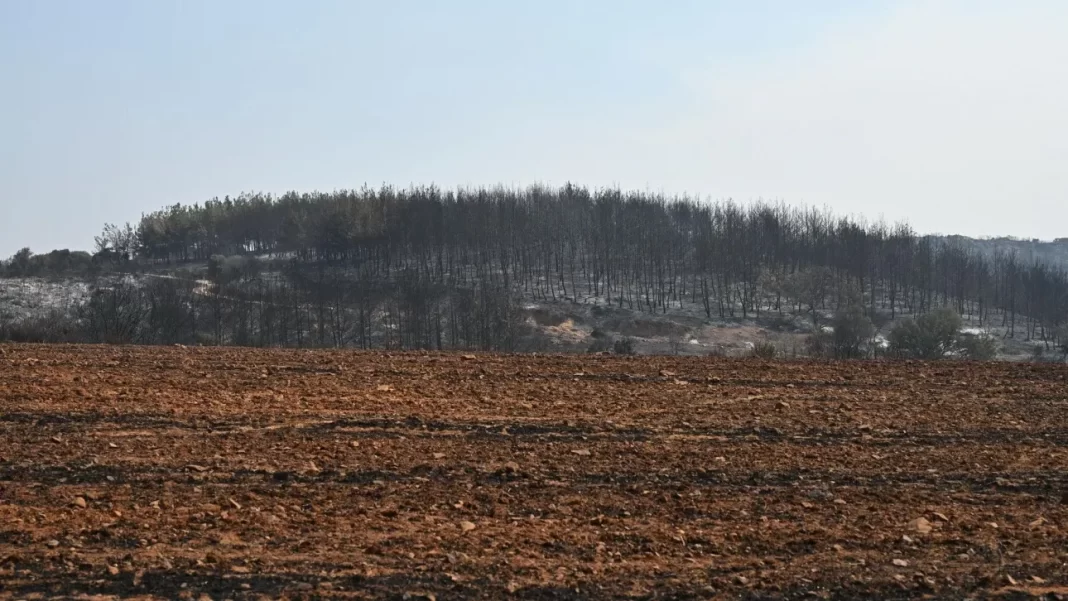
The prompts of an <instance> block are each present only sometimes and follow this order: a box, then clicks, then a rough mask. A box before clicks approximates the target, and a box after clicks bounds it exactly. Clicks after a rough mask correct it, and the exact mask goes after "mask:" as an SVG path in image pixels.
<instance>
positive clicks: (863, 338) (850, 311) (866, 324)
mask: <svg viewBox="0 0 1068 601" xmlns="http://www.w3.org/2000/svg"><path fill="white" fill-rule="evenodd" d="M832 324H833V327H834V333H833V334H832V340H833V345H834V356H835V358H837V359H859V358H861V357H864V356H866V355H867V354H868V352H867V348H866V347H867V344H868V342H869V341H870V340H871V337H872V336H874V335H875V326H873V325H872V323H871V320H870V319H868V317H867V316H866V315H864V309H862V308H861V307H859V306H856V305H854V306H850V307H848V308H846V309H844V310H842V311H839V312H838V313H837V314H836V315H835V316H834V321H833V322H832Z"/></svg>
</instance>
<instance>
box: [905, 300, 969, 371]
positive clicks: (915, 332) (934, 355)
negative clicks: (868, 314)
mask: <svg viewBox="0 0 1068 601" xmlns="http://www.w3.org/2000/svg"><path fill="white" fill-rule="evenodd" d="M961 325H962V322H961V318H960V315H957V313H956V312H955V311H953V310H952V309H936V310H935V311H932V312H930V313H927V314H924V315H921V316H919V317H918V318H916V319H904V320H902V321H901V323H899V324H898V325H896V326H894V328H893V329H892V330H890V335H889V336H888V337H887V338H888V339H889V341H890V352H891V353H892V354H893V355H896V356H898V357H913V358H916V359H941V358H943V357H945V356H946V353H948V352H950V351H952V350H954V348H955V347H956V342H957V335H958V333H959V332H960V328H961Z"/></svg>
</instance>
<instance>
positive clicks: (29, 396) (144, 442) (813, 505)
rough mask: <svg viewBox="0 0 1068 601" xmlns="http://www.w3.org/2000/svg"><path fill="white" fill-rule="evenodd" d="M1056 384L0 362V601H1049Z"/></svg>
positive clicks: (175, 351) (882, 376)
mask: <svg viewBox="0 0 1068 601" xmlns="http://www.w3.org/2000/svg"><path fill="white" fill-rule="evenodd" d="M1066 376H1068V368H1065V367H1064V366H1054V365H1037V364H1036V365H1031V364H1012V363H987V364H966V363H940V364H921V363H915V364H905V363H899V364H890V363H852V364H819V363H762V362H759V361H755V360H724V359H708V358H666V357H665V358H617V357H601V356H596V357H590V356H564V357H555V356H554V357H534V356H514V357H512V356H509V357H501V356H481V355H480V356H477V357H472V356H462V355H458V354H392V355H391V354H385V353H375V354H366V353H353V352H319V351H316V352H308V351H282V350H278V351H273V350H269V351H265V350H239V349H206V348H135V347H91V346H0V598H43V597H48V598H52V597H57V596H58V597H64V596H66V597H76V596H83V595H90V596H92V595H98V596H104V597H106V596H124V597H127V596H145V597H148V596H154V597H158V598H191V599H198V598H202V596H203V595H207V596H210V597H211V598H213V599H222V598H277V597H290V598H304V597H341V598H397V599H401V598H410V599H419V598H432V597H433V598H436V599H467V598H485V599H509V598H515V599H608V598H629V597H634V598H654V597H655V598H695V599H699V598H739V597H749V598H791V599H792V598H801V597H806V596H809V597H814V598H847V599H861V598H864V599H867V598H872V597H877V598H919V597H937V598H947V597H948V598H961V597H965V596H978V597H990V596H1005V597H1008V598H1018V597H1026V596H1028V595H1032V596H1040V595H1045V596H1047V597H1049V598H1056V597H1057V596H1062V597H1064V596H1066V595H1068V588H1066V587H1068V566H1066V562H1068V504H1066V503H1068V498H1066V494H1068V386H1066V384H1068V383H1066V381H1065V378H1066Z"/></svg>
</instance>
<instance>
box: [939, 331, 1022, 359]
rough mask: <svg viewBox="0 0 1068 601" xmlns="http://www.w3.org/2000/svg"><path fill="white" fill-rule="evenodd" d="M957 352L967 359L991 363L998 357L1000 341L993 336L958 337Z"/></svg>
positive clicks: (970, 335)
mask: <svg viewBox="0 0 1068 601" xmlns="http://www.w3.org/2000/svg"><path fill="white" fill-rule="evenodd" d="M1038 348H1041V347H1038ZM957 350H958V351H959V352H960V354H961V356H962V357H964V358H965V359H971V360H973V361H990V360H993V359H994V358H995V357H997V355H998V341H997V339H995V338H994V337H993V336H987V335H976V334H961V335H960V336H958V337H957Z"/></svg>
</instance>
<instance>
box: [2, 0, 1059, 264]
mask: <svg viewBox="0 0 1068 601" xmlns="http://www.w3.org/2000/svg"><path fill="white" fill-rule="evenodd" d="M1066 30H1068V3H1064V2H1058V1H1055V0H1049V1H1039V0H1035V1H1032V2H1018V3H1008V2H992V1H991V2H982V1H964V0H959V1H956V0H946V1H945V2H934V1H926V0H924V1H919V0H915V1H913V0H903V1H900V2H875V1H871V2H861V1H856V0H854V1H846V0H842V1H835V0H806V1H805V2H796V1H793V0H781V1H773V0H762V1H744V2H743V1H741V0H738V1H735V2H715V1H712V0H705V1H697V0H695V1H684V0H677V1H668V0H665V1H663V2H652V1H649V2H636V1H631V2H625V1H619V0H587V1H581V0H574V1H570V2H566V1H549V2H546V1H539V2H511V1H504V0H492V1H491V0H485V1H474V0H469V1H461V0H455V1H448V2H446V1H440V2H432V1H430V0H425V1H414V0H411V1H399V0H395V1H390V2H360V1H356V0H349V1H345V0H337V1H326V0H309V1H305V2H297V1H292V2H281V1H274V0H271V1H267V0H243V1H239V0H180V1H178V0H173V1H169V0H124V1H118V0H93V1H87V0H0V256H9V255H10V254H12V253H13V252H14V251H15V250H17V249H18V248H20V247H22V246H30V247H32V248H33V249H34V250H35V251H38V252H44V251H47V250H50V249H52V248H55V247H71V248H89V247H90V246H91V244H92V237H93V235H94V234H96V233H98V232H99V230H100V228H101V226H102V225H103V223H104V222H105V221H112V222H123V221H127V220H129V221H136V219H137V218H138V217H139V215H140V214H141V213H142V212H147V211H151V210H154V209H157V208H159V207H161V206H163V205H167V204H173V203H175V202H183V203H192V202H199V201H203V200H205V199H208V198H211V197H213V196H220V197H221V196H223V195H226V194H231V195H236V194H238V193H240V192H242V191H269V192H276V193H280V192H284V191H286V190H290V189H296V190H301V191H311V190H314V189H324V190H330V189H335V188H350V187H359V186H361V185H363V184H364V183H368V184H370V185H378V184H381V183H382V182H389V183H392V184H395V185H400V186H407V185H409V184H412V183H415V184H428V183H437V184H439V185H443V186H453V185H457V184H462V185H480V184H486V185H493V184H496V183H505V184H514V185H526V184H529V183H534V182H544V183H552V184H560V183H563V182H565V181H568V180H571V181H575V182H579V183H586V184H589V185H592V186H600V185H612V184H618V185H620V186H623V187H624V188H631V187H636V188H641V189H646V188H649V189H654V190H664V191H666V192H669V193H675V192H686V193H690V194H696V195H701V196H703V197H709V198H713V199H717V198H726V197H732V198H735V199H737V200H741V201H747V200H751V199H755V198H767V199H782V200H785V201H787V202H795V203H806V204H809V205H819V206H823V205H827V206H829V207H831V208H833V209H835V210H837V211H839V212H842V213H851V214H865V215H867V216H869V217H872V218H876V217H879V216H882V217H884V218H886V219H887V220H890V221H894V220H898V219H908V220H909V221H910V222H911V223H913V225H915V226H916V227H917V228H918V229H920V230H921V231H941V232H946V233H964V234H970V235H998V234H1010V235H1017V236H1028V237H1030V236H1035V237H1042V238H1052V237H1055V236H1068V208H1066V207H1068V168H1066V166H1068V117H1066V114H1068V110H1066V109H1065V107H1066V106H1068V77H1066V74H1068V67H1065V65H1066V64H1068V42H1066V41H1064V39H1063V38H1064V36H1063V32H1064V31H1066Z"/></svg>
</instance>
